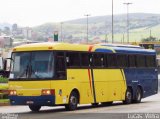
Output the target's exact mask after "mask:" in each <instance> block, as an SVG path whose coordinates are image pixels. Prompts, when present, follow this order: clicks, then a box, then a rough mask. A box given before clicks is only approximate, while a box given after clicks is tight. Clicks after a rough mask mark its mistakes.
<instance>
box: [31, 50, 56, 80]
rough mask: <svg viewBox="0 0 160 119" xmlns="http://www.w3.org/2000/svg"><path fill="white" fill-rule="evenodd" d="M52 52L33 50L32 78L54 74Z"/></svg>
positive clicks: (48, 76) (49, 76) (47, 76)
mask: <svg viewBox="0 0 160 119" xmlns="http://www.w3.org/2000/svg"><path fill="white" fill-rule="evenodd" d="M53 60H54V58H53V53H52V52H45V51H44V52H33V53H32V57H31V78H52V77H53V75H54V71H53V69H54V66H53V62H54V61H53Z"/></svg>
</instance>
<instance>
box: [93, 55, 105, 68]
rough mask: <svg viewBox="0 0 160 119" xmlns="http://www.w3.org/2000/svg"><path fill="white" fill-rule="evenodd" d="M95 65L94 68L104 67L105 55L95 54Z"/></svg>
mask: <svg viewBox="0 0 160 119" xmlns="http://www.w3.org/2000/svg"><path fill="white" fill-rule="evenodd" d="M93 65H94V67H104V55H103V54H94V55H93Z"/></svg>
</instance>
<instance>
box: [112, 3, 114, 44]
mask: <svg viewBox="0 0 160 119" xmlns="http://www.w3.org/2000/svg"><path fill="white" fill-rule="evenodd" d="M113 22H114V19H113V0H112V43H114V29H113V27H114V23H113Z"/></svg>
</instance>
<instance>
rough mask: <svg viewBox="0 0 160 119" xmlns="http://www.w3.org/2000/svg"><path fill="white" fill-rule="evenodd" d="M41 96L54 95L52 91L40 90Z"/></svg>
mask: <svg viewBox="0 0 160 119" xmlns="http://www.w3.org/2000/svg"><path fill="white" fill-rule="evenodd" d="M41 95H55V90H54V89H42V91H41Z"/></svg>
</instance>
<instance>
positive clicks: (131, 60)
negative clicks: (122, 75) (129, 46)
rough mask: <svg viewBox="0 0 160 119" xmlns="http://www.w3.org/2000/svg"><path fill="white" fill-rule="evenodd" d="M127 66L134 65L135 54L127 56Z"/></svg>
mask: <svg viewBox="0 0 160 119" xmlns="http://www.w3.org/2000/svg"><path fill="white" fill-rule="evenodd" d="M128 63H129V67H136V58H135V55H129V56H128Z"/></svg>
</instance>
